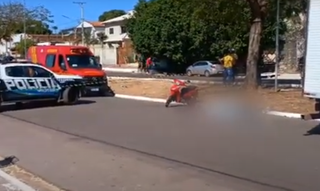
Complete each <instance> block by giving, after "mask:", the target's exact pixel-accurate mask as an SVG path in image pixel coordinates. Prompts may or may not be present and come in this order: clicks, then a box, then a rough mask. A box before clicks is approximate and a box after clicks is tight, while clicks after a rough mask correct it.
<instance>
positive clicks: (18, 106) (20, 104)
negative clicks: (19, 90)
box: [15, 102, 23, 108]
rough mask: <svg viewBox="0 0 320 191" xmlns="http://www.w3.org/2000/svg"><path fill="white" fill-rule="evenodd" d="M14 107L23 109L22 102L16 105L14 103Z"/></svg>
mask: <svg viewBox="0 0 320 191" xmlns="http://www.w3.org/2000/svg"><path fill="white" fill-rule="evenodd" d="M15 106H16V107H17V108H22V107H23V103H22V102H16V103H15Z"/></svg>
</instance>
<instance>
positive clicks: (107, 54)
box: [90, 45, 117, 66]
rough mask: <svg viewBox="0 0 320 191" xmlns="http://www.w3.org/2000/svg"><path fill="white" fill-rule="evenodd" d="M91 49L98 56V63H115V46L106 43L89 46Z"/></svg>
mask: <svg viewBox="0 0 320 191" xmlns="http://www.w3.org/2000/svg"><path fill="white" fill-rule="evenodd" d="M90 49H91V51H92V52H93V54H94V55H95V56H99V57H100V63H101V64H102V65H104V66H106V65H116V64H117V48H116V47H110V46H108V45H104V46H103V47H102V46H101V45H93V46H91V47H90Z"/></svg>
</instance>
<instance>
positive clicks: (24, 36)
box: [23, 0, 27, 58]
mask: <svg viewBox="0 0 320 191" xmlns="http://www.w3.org/2000/svg"><path fill="white" fill-rule="evenodd" d="M23 7H24V19H23V49H24V57H25V58H27V6H26V0H23Z"/></svg>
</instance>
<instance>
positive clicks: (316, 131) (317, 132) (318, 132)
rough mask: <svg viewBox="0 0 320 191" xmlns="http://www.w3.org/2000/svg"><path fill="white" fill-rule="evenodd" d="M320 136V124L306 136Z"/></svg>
mask: <svg viewBox="0 0 320 191" xmlns="http://www.w3.org/2000/svg"><path fill="white" fill-rule="evenodd" d="M310 135H320V124H318V125H317V126H315V127H313V128H312V129H310V130H309V131H307V132H306V133H305V134H304V136H310Z"/></svg>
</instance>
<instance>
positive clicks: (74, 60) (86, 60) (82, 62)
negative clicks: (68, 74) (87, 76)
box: [66, 55, 100, 68]
mask: <svg viewBox="0 0 320 191" xmlns="http://www.w3.org/2000/svg"><path fill="white" fill-rule="evenodd" d="M66 58H67V61H68V64H69V66H70V67H71V68H99V67H100V66H99V64H98V62H97V60H96V58H95V57H94V56H90V55H67V56H66Z"/></svg>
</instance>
